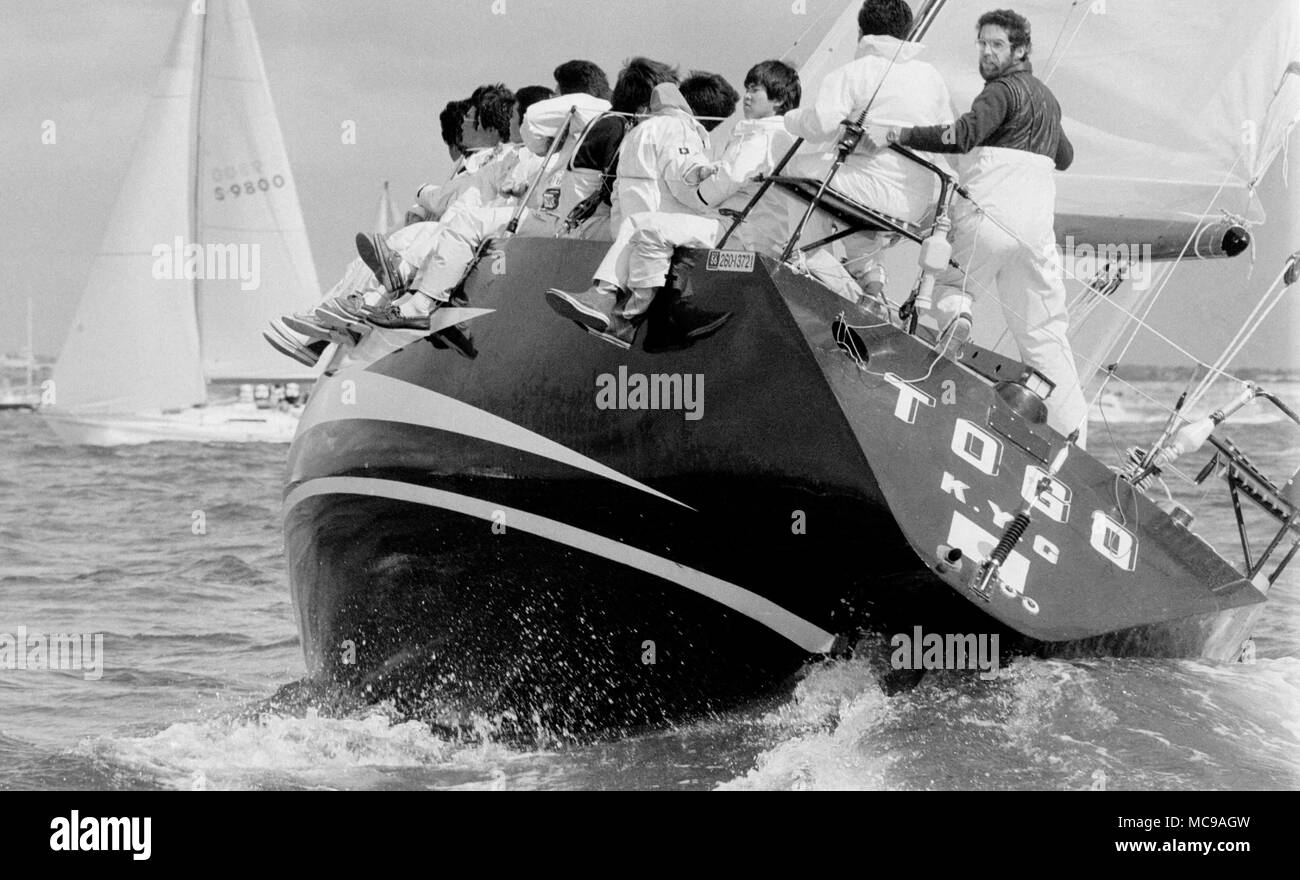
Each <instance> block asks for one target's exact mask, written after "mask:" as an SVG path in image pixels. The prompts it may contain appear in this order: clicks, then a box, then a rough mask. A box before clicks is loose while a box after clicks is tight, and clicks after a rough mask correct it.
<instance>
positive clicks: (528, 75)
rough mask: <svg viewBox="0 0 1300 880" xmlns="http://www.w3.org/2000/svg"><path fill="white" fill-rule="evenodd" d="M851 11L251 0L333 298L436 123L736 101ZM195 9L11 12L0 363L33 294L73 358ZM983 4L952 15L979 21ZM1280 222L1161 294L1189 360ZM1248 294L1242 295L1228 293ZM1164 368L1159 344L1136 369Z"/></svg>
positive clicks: (668, 4)
mask: <svg viewBox="0 0 1300 880" xmlns="http://www.w3.org/2000/svg"><path fill="white" fill-rule="evenodd" d="M843 4H844V0H806V2H804V0H717V2H698V0H696V2H685V0H651V2H646V0H636V2H627V0H600V2H595V0H591V2H558V0H458V2H446V0H372V2H366V3H361V2H341V0H340V2H325V0H310V2H308V0H250V6H251V8H252V13H253V18H254V21H255V23H256V27H257V31H258V36H259V39H260V43H261V49H262V55H263V58H264V61H265V64H266V70H267V75H268V78H269V80H270V86H271V92H272V95H273V97H274V100H275V103H276V107H277V111H278V115H279V120H280V125H281V129H282V131H283V134H284V140H285V144H286V147H287V149H288V152H289V158H290V161H291V162H292V164H293V168H294V176H295V178H296V179H297V183H298V190H299V195H300V198H301V202H302V208H303V214H304V217H305V219H306V223H307V229H308V232H309V235H310V239H311V246H312V250H313V256H314V258H315V262H316V267H317V271H318V274H319V276H320V281H321V283H322V285H325V286H328V285H329V284H331V283H332V282H333V281H334V279H335V278H337V276H338V274H339V272H340V271H341V269H342V268H343V267H344V266H345V265H346V264H347V262H348V261H349V260H350V259H352V257H353V256H354V253H355V252H354V248H353V245H352V237H353V235H354V234H355V232H356V231H358V230H360V229H364V228H366V227H367V226H368V224H369V223H370V222H371V218H372V217H373V215H374V207H375V201H376V199H377V197H378V193H379V184H380V181H381V180H383V179H385V178H387V179H389V180H391V181H392V187H393V193H394V199H395V201H396V202H397V204H398V207H399V209H400V208H402V207H404V206H405V205H406V204H407V203H408V202H409V200H410V196H411V195H413V193H414V191H415V189H416V187H417V186H418V185H419V184H421V183H423V182H425V181H430V180H434V181H436V180H440V179H441V178H442V177H443V176H445V174H446V171H447V168H448V162H447V159H446V152H445V150H444V149H443V148H442V145H441V143H440V142H439V139H438V124H437V114H438V111H439V110H440V109H441V108H442V106H443V105H444V104H445V103H446V102H447V101H448V100H451V99H453V98H460V97H464V96H466V95H467V94H468V93H469V92H470V91H471V90H472V89H473V88H474V86H476V85H478V84H479V83H481V82H485V81H498V80H500V81H504V82H506V83H507V84H508V85H510V86H511V87H518V86H522V85H527V84H532V83H538V84H544V85H549V84H550V83H551V76H550V72H551V70H552V69H553V68H554V67H555V65H556V64H558V63H559V62H561V61H564V60H566V59H568V58H574V57H580V58H589V59H591V60H593V61H596V62H598V63H600V64H602V65H603V66H604V67H605V68H606V70H607V71H608V72H609V75H610V79H611V81H612V80H613V78H614V75H615V74H616V73H617V70H618V68H619V66H620V64H621V62H622V61H623V60H624V59H626V58H628V57H630V56H632V55H634V54H645V55H649V56H651V57H655V58H661V59H663V60H667V61H670V62H674V63H678V64H680V65H681V66H682V67H683V69H690V68H699V69H707V70H714V71H717V72H719V73H722V74H723V75H724V76H726V77H727V78H728V79H729V80H731V81H732V83H733V84H735V85H736V86H737V88H739V87H740V85H741V81H742V79H743V77H744V73H745V71H746V70H747V69H748V68H749V66H751V65H752V64H753V63H754V62H756V61H759V60H762V59H764V58H771V57H780V56H782V55H783V54H784V53H786V52H787V51H788V50H789V49H790V48H791V46H792V44H793V43H794V42H795V40H796V38H797V37H798V36H799V34H800V33H802V32H804V31H805V30H806V29H807V28H809V27H810V26H812V25H814V24H815V23H816V22H817V21H818V20H819V19H822V20H825V21H829V17H831V16H834V15H835V14H837V13H838V12H839V11H840V10H841V9H842V7H843ZM187 5H188V3H187V2H175V0H172V2H168V0H98V2H92V0H42V2H40V3H28V2H22V0H0V94H3V95H4V112H3V114H0V184H2V185H3V196H2V197H0V270H2V274H0V277H2V278H3V279H4V280H3V281H0V351H15V350H17V349H19V348H20V347H21V346H22V345H23V337H24V330H23V327H24V315H25V307H26V306H25V301H26V298H27V297H28V296H32V297H34V298H35V302H36V310H37V313H36V349H37V351H38V352H42V353H49V354H56V353H57V352H58V350H59V347H60V346H61V345H62V341H63V337H64V334H65V333H66V331H67V327H68V324H69V322H70V320H71V311H72V309H73V307H74V306H75V302H76V299H77V298H78V297H79V296H80V294H81V292H82V289H83V287H84V285H85V280H86V274H87V272H88V269H89V265H90V260H91V257H92V255H93V252H94V250H95V248H96V247H97V246H98V244H99V240H100V237H101V236H102V234H103V224H104V223H105V221H106V218H107V215H108V213H109V211H110V210H111V207H112V203H113V200H114V198H115V197H116V195H117V192H118V187H119V184H120V182H121V179H122V176H123V175H124V173H125V171H126V167H127V165H128V163H129V160H130V155H131V150H132V147H133V145H134V142H135V139H136V136H137V133H138V130H139V126H140V123H141V120H142V118H143V115H144V110H145V105H146V102H147V99H148V95H149V91H150V89H151V88H152V86H153V83H154V79H155V77H156V75H157V72H158V68H159V66H160V64H161V62H162V60H163V57H164V55H165V53H166V51H167V48H168V43H169V41H170V40H171V37H172V34H173V33H174V29H175V25H176V21H177V19H178V16H179V15H180V12H181V10H182V9H183V8H184V7H185V6H187ZM986 5H991V4H983V3H975V2H973V0H953V2H950V3H949V7H950V8H957V7H960V9H959V12H958V14H967V13H969V15H970V16H971V18H972V20H973V18H974V17H975V16H977V15H978V13H979V12H980V11H983V9H984V7H985V6H986ZM1013 5H1014V4H1013ZM913 6H914V7H915V6H916V3H913ZM968 6H969V9H967V8H965V7H968ZM823 16H826V17H825V18H823ZM972 54H973V53H972ZM973 63H974V59H973V57H972V64H973ZM45 120H53V121H54V122H55V123H56V124H57V126H58V128H57V132H58V138H57V142H56V143H55V144H53V145H50V144H42V143H41V130H42V129H41V126H42V124H43V122H44V121H45ZM346 120H353V121H355V123H356V132H357V137H356V143H355V144H345V143H342V139H341V138H340V131H341V126H342V125H343V123H344V121H346ZM1298 160H1300V140H1297V138H1295V137H1293V139H1292V150H1291V157H1290V162H1291V164H1292V166H1293V167H1292V171H1291V175H1290V177H1291V181H1290V187H1291V190H1290V193H1289V194H1287V193H1283V191H1282V189H1281V186H1282V184H1281V173H1280V168H1275V170H1274V173H1273V174H1272V175H1271V180H1270V181H1268V184H1269V186H1268V189H1269V191H1270V193H1269V195H1268V196H1267V197H1266V198H1265V206H1266V207H1267V208H1270V209H1271V211H1272V213H1273V214H1274V217H1277V215H1278V214H1282V215H1285V214H1286V213H1288V212H1292V213H1296V212H1294V210H1293V206H1294V204H1295V203H1296V202H1297V201H1300V195H1297V189H1296V188H1297V187H1300V166H1297V162H1298ZM1279 165H1280V163H1279ZM1287 219H1288V218H1286V217H1285V216H1283V217H1282V221H1283V222H1279V223H1275V224H1272V228H1269V227H1266V228H1265V229H1264V230H1262V231H1261V232H1260V233H1259V235H1258V241H1259V250H1258V253H1259V254H1260V257H1261V261H1260V263H1259V265H1258V266H1257V268H1256V269H1255V271H1254V273H1253V277H1252V278H1251V280H1250V281H1243V280H1242V279H1243V278H1244V276H1245V275H1246V272H1247V269H1248V268H1249V267H1248V265H1247V264H1246V262H1245V261H1244V260H1239V261H1231V262H1237V263H1239V265H1236V266H1216V267H1212V268H1211V269H1210V270H1209V271H1208V272H1207V271H1202V270H1201V267H1194V268H1189V269H1188V270H1187V275H1186V279H1187V280H1188V281H1189V282H1190V290H1189V291H1187V292H1186V293H1184V294H1183V295H1182V296H1181V298H1179V297H1176V296H1174V295H1173V294H1172V293H1170V294H1166V295H1165V299H1164V300H1163V301H1162V305H1161V306H1160V307H1159V308H1157V310H1156V313H1155V314H1154V315H1153V319H1154V320H1156V321H1157V322H1164V323H1165V325H1166V326H1168V327H1170V328H1171V330H1172V335H1174V336H1176V337H1177V338H1179V339H1180V341H1181V340H1183V339H1186V338H1188V337H1189V336H1192V337H1194V338H1198V337H1199V338H1204V337H1205V330H1206V327H1207V326H1209V327H1210V337H1209V338H1208V342H1201V343H1198V344H1195V345H1193V350H1194V351H1196V352H1197V353H1198V354H1201V355H1202V356H1203V357H1211V356H1212V355H1213V354H1214V353H1215V352H1214V349H1213V348H1212V347H1211V346H1212V345H1213V344H1214V343H1215V342H1216V341H1217V342H1220V343H1221V342H1223V341H1226V340H1227V339H1228V338H1229V337H1230V336H1231V335H1232V331H1233V330H1235V328H1236V326H1237V324H1239V322H1240V320H1241V317H1243V316H1244V314H1245V312H1246V311H1249V307H1250V306H1251V305H1253V303H1254V301H1255V299H1256V298H1257V297H1258V295H1259V293H1260V292H1262V289H1263V285H1265V284H1266V283H1267V280H1271V279H1272V278H1273V277H1274V275H1275V274H1276V272H1277V271H1278V269H1279V268H1280V266H1281V264H1280V262H1279V260H1280V259H1281V255H1283V254H1285V253H1286V252H1287V251H1288V250H1289V249H1292V248H1295V247H1300V240H1297V238H1296V236H1297V235H1300V221H1296V222H1294V226H1293V224H1292V223H1289V222H1286V221H1287ZM1291 219H1292V220H1294V219H1295V218H1291ZM1181 271H1182V270H1180V272H1181ZM1266 279H1267V280H1266ZM1238 285H1244V286H1241V288H1240V289H1239V290H1236V291H1235V292H1234V289H1233V288H1234V287H1237V286H1238ZM1292 301H1293V300H1292ZM1211 318H1212V320H1210V319H1211ZM1298 318H1300V309H1297V308H1295V307H1294V306H1288V307H1287V308H1286V309H1285V310H1284V309H1281V308H1280V309H1279V310H1278V312H1277V313H1275V318H1274V320H1273V321H1272V322H1271V327H1270V329H1269V331H1268V332H1267V333H1266V334H1262V335H1261V337H1260V338H1259V339H1258V340H1257V341H1256V342H1255V343H1254V344H1252V345H1251V346H1250V347H1249V348H1248V349H1247V350H1246V351H1245V352H1243V354H1242V356H1241V358H1240V359H1239V360H1238V362H1237V363H1238V364H1249V365H1285V366H1290V367H1296V368H1300V353H1298V351H1297V349H1298V348H1300V346H1297V343H1296V340H1297V339H1300V326H1297V319H1298ZM1214 334H1218V337H1219V338H1218V339H1217V340H1216V338H1215V336H1214ZM104 343H105V344H106V345H112V344H113V340H108V339H106V340H104ZM1166 360H1168V357H1167V353H1165V352H1162V351H1160V350H1159V349H1157V348H1154V347H1147V348H1140V349H1138V350H1137V351H1136V353H1135V356H1131V357H1130V361H1132V362H1143V361H1146V362H1162V361H1166Z"/></svg>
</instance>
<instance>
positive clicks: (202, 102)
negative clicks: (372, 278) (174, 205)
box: [195, 0, 320, 381]
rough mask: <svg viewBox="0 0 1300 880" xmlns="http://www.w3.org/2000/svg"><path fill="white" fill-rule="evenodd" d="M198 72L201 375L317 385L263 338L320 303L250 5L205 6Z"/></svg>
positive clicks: (229, 1) (234, 0) (227, 0)
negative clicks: (276, 323)
mask: <svg viewBox="0 0 1300 880" xmlns="http://www.w3.org/2000/svg"><path fill="white" fill-rule="evenodd" d="M200 70H201V75H200V86H199V110H198V119H197V148H196V149H197V154H198V177H197V180H196V184H195V185H196V187H197V192H196V193H195V204H196V210H197V214H196V224H195V228H196V231H197V238H198V242H199V243H200V244H202V245H204V253H205V257H207V259H206V262H207V265H206V269H207V270H208V271H207V272H205V273H204V275H205V277H204V278H203V279H201V280H200V281H199V282H198V290H197V304H198V326H199V333H200V338H201V346H202V348H201V350H202V355H203V367H204V371H205V374H206V375H207V378H208V380H209V381H212V380H222V379H225V380H232V379H238V380H249V379H272V378H279V379H290V378H299V379H310V378H313V376H314V371H312V370H310V369H308V368H306V367H301V366H298V365H296V364H293V363H292V362H290V361H288V360H287V359H286V358H284V357H283V356H282V355H280V354H278V353H277V352H276V351H275V350H274V349H272V348H271V347H270V346H268V345H266V343H265V342H264V341H263V340H262V339H261V337H260V336H259V335H258V330H259V329H260V328H262V327H264V326H265V325H266V322H267V321H268V320H270V319H272V318H275V317H277V316H278V315H281V314H285V313H289V312H295V311H301V310H303V309H306V308H308V307H310V306H312V305H314V304H315V303H316V302H318V301H319V300H320V287H319V284H318V283H317V280H316V270H315V267H314V266H313V264H312V259H311V249H310V247H309V245H308V242H307V232H306V228H305V227H304V224H303V219H302V211H301V209H300V208H299V203H298V192H297V187H296V185H295V183H294V178H293V175H292V173H291V172H290V169H289V160H288V155H287V154H286V152H285V149H284V142H283V139H282V138H281V135H280V126H279V124H278V123H277V121H276V116H275V108H274V105H273V104H272V101H271V94H270V91H269V89H268V88H267V82H266V71H265V69H264V68H263V65H262V55H261V52H260V50H259V49H258V45H257V36H256V34H255V32H254V30H253V22H252V19H251V18H250V16H249V13H248V7H247V4H246V3H245V2H244V0H223V2H212V0H209V2H208V3H207V15H206V21H205V22H204V27H203V39H202V51H201V57H200ZM213 257H215V259H213ZM223 276H224V277H223ZM232 276H233V277H232Z"/></svg>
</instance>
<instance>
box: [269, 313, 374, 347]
mask: <svg viewBox="0 0 1300 880" xmlns="http://www.w3.org/2000/svg"><path fill="white" fill-rule="evenodd" d="M280 323H282V324H284V326H286V327H288V328H289V329H290V330H292V331H293V332H294V333H299V334H301V335H303V336H306V337H307V338H308V339H323V340H324V341H326V342H333V343H336V344H338V345H356V344H357V343H358V342H359V341H360V340H361V337H360V335H359V334H357V333H354V332H352V331H351V330H347V329H344V330H338V329H335V328H333V327H327V326H325V325H324V324H322V323H320V322H319V321H316V320H315V319H313V318H308V317H305V316H302V315H285V316H283V317H282V318H280Z"/></svg>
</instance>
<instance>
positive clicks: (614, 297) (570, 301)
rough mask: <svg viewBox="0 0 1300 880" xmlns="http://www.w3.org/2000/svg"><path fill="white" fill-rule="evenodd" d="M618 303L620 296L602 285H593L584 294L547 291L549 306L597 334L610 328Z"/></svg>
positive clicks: (555, 289)
mask: <svg viewBox="0 0 1300 880" xmlns="http://www.w3.org/2000/svg"><path fill="white" fill-rule="evenodd" d="M617 302H618V294H617V293H615V292H614V291H612V290H609V289H608V288H606V287H602V286H600V285H593V286H592V287H591V288H590V289H588V290H586V291H584V292H582V293H568V292H566V291H563V290H559V289H557V288H554V287H552V288H551V289H550V290H548V291H546V303H547V305H549V306H550V307H551V308H552V309H554V310H555V311H556V312H557V313H558V314H559V315H560V316H561V317H564V318H568V319H569V320H570V321H577V322H578V323H579V324H581V325H582V326H584V327H586V328H588V329H589V330H595V331H597V332H602V331H604V330H607V329H608V328H609V327H610V324H611V323H612V321H613V320H614V317H615V316H614V305H615V304H616V303H617Z"/></svg>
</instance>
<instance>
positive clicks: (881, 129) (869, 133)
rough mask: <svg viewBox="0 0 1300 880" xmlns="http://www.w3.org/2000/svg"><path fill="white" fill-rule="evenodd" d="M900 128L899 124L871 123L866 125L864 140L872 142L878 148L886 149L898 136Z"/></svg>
mask: <svg viewBox="0 0 1300 880" xmlns="http://www.w3.org/2000/svg"><path fill="white" fill-rule="evenodd" d="M898 132H899V128H898V126H897V125H874V124H869V125H867V127H866V133H865V134H864V135H863V140H865V141H866V142H867V143H869V144H871V146H873V147H875V148H876V149H877V150H883V149H886V148H887V147H888V146H889V145H890V144H892V143H894V142H895V140H897V138H898Z"/></svg>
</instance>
